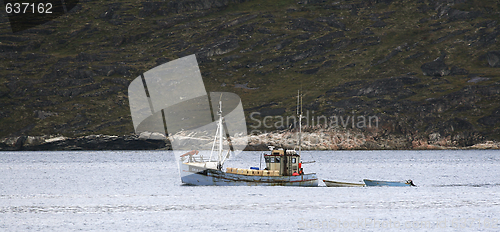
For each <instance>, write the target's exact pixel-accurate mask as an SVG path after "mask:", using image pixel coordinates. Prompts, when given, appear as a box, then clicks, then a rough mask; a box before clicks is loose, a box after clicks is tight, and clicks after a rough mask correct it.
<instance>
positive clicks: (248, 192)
mask: <svg viewBox="0 0 500 232" xmlns="http://www.w3.org/2000/svg"><path fill="white" fill-rule="evenodd" d="M260 154H261V152H244V153H243V155H240V156H238V157H236V158H234V159H233V160H231V161H230V163H228V164H227V165H226V167H240V168H248V167H250V166H259V155H260ZM302 158H303V161H316V162H315V163H310V164H305V165H304V169H305V172H306V173H307V172H316V173H317V174H318V177H319V178H320V180H322V179H327V180H337V181H349V182H360V181H361V180H362V179H363V178H368V179H380V180H406V179H412V180H413V181H414V183H415V184H416V185H417V186H418V187H414V188H410V187H403V188H398V187H365V188H326V187H324V185H323V183H322V181H320V185H321V187H319V188H294V187H200V186H198V187H192V186H182V185H181V183H180V178H179V174H178V169H177V164H176V162H175V159H174V157H173V154H172V153H170V152H160V151H154V152H151V151H127V152H121V151H120V152H118V151H116V152H115V151H106V152H2V153H0V231H74V230H83V231H166V230H168V231H200V230H203V229H207V230H210V231H212V230H228V231H290V230H291V231H309V230H318V231H323V230H324V231H326V230H328V231H332V230H338V231H464V230H466V231H499V230H500V151H493V150H489V151H473V150H471V151H321V152H316V151H315V152H303V155H302Z"/></svg>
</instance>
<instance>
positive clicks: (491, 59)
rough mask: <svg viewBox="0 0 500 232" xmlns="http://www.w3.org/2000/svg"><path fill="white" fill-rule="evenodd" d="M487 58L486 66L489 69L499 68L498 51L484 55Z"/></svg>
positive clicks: (499, 52)
mask: <svg viewBox="0 0 500 232" xmlns="http://www.w3.org/2000/svg"><path fill="white" fill-rule="evenodd" d="M486 57H487V58H488V64H489V65H490V66H491V67H494V68H499V67H500V51H491V52H488V53H487V54H486Z"/></svg>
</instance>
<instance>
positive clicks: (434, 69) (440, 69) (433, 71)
mask: <svg viewBox="0 0 500 232" xmlns="http://www.w3.org/2000/svg"><path fill="white" fill-rule="evenodd" d="M420 68H421V69H422V72H423V74H424V75H426V76H435V77H442V76H447V75H449V74H450V69H449V68H448V65H446V64H445V63H444V61H443V60H442V59H438V60H435V61H431V62H428V63H425V64H423V65H422V66H421V67H420Z"/></svg>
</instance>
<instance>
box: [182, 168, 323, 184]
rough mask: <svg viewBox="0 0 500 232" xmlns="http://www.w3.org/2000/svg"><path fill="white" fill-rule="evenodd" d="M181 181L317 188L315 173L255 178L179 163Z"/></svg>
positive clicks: (187, 182)
mask: <svg viewBox="0 0 500 232" xmlns="http://www.w3.org/2000/svg"><path fill="white" fill-rule="evenodd" d="M180 170H181V181H182V183H184V184H187V185H204V186H206V185H215V186H297V187H317V186H318V178H317V176H316V173H309V174H304V175H298V176H255V175H242V174H234V173H227V172H222V171H219V170H217V169H210V168H203V167H200V166H199V165H190V164H189V163H180Z"/></svg>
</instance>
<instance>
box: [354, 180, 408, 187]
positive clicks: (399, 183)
mask: <svg viewBox="0 0 500 232" xmlns="http://www.w3.org/2000/svg"><path fill="white" fill-rule="evenodd" d="M363 182H365V185H366V186H391V187H408V186H415V184H413V181H412V180H407V181H381V180H368V179H363Z"/></svg>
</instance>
